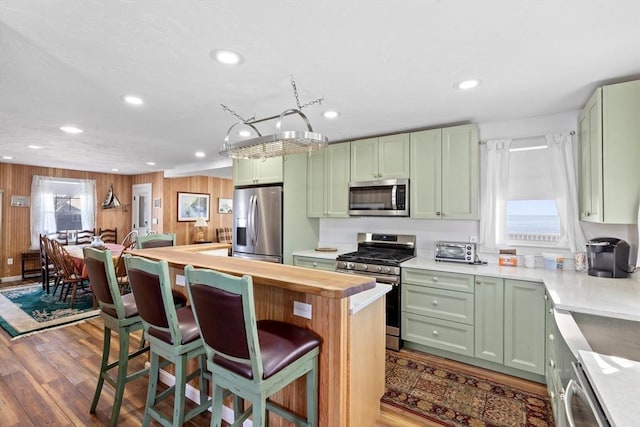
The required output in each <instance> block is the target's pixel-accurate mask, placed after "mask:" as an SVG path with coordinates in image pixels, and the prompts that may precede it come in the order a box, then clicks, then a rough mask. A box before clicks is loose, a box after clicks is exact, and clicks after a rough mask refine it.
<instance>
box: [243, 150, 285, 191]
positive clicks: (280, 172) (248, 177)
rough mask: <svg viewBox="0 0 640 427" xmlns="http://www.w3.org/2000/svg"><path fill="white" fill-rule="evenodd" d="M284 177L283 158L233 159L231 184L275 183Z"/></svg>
mask: <svg viewBox="0 0 640 427" xmlns="http://www.w3.org/2000/svg"><path fill="white" fill-rule="evenodd" d="M283 179H284V169H283V158H282V157H270V158H266V159H234V161H233V185H234V186H235V187H238V186H242V185H256V184H275V183H280V182H282V181H283Z"/></svg>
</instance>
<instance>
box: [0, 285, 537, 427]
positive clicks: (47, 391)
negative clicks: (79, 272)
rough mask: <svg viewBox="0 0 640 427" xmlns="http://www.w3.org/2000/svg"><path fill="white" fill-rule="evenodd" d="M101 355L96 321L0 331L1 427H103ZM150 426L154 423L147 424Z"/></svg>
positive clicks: (135, 385) (139, 386)
mask: <svg viewBox="0 0 640 427" xmlns="http://www.w3.org/2000/svg"><path fill="white" fill-rule="evenodd" d="M13 284H14V285H15V283H13ZM5 286H6V283H3V284H2V285H0V287H5ZM114 341H115V342H114ZM132 341H133V344H132V345H137V343H138V342H139V341H138V338H134V339H133V340H132ZM402 351H403V352H408V351H406V350H402ZM101 353H102V320H101V319H100V318H94V319H90V320H88V321H86V322H84V323H80V324H77V325H72V326H68V327H65V328H61V329H54V330H49V331H47V332H44V333H40V334H35V335H31V336H28V337H24V338H20V339H17V340H13V341H12V340H11V337H10V336H9V335H8V334H7V333H6V332H5V331H4V330H3V329H0V408H1V410H0V425H1V426H3V427H4V426H7V427H8V426H43V425H51V426H87V425H93V426H102V425H108V422H109V416H110V411H111V405H112V403H113V388H112V387H111V386H109V385H107V384H105V386H104V387H103V390H102V396H101V397H100V402H99V404H98V409H97V411H96V413H95V414H89V406H90V405H91V400H92V398H93V393H94V390H95V385H96V381H97V378H96V373H97V372H98V368H99V365H100V357H101ZM411 353H412V354H413V355H414V357H418V358H423V359H425V360H429V358H434V357H435V356H429V355H423V354H421V353H415V352H411ZM111 354H112V357H111V358H112V360H113V359H115V358H116V356H117V340H113V339H112V353H111ZM438 359H439V358H438ZM439 360H442V359H439ZM141 363H142V362H141V361H133V362H132V363H131V369H139V367H140V366H141ZM447 363H450V364H451V365H452V366H454V367H455V368H456V369H463V370H468V371H469V373H471V374H473V373H477V374H480V375H483V376H488V377H490V378H493V379H495V381H499V382H503V383H504V384H508V385H512V386H514V387H519V388H522V389H525V390H529V391H534V392H538V393H545V386H544V385H542V384H537V383H532V382H529V381H525V380H521V379H518V378H513V377H510V376H507V375H501V374H497V373H493V372H490V371H486V370H483V369H480V368H475V367H472V366H468V365H463V364H460V363H457V362H453V361H448V362H447ZM146 394H147V379H146V378H144V377H143V378H140V379H138V380H136V381H133V382H131V383H129V384H127V386H126V388H125V399H124V402H123V404H122V409H121V411H120V418H119V423H118V425H121V426H139V425H140V424H141V422H142V416H143V412H144V402H145V397H146ZM166 405H167V412H168V411H169V410H170V409H169V406H170V405H169V404H168V403H167V404H166ZM381 412H382V415H381V417H380V419H379V420H378V422H377V423H376V424H375V426H376V427H396V426H403V427H404V426H407V427H413V426H430V425H431V424H426V423H425V421H424V420H423V419H421V418H417V417H415V416H413V415H412V414H409V413H406V412H403V411H401V410H398V409H396V408H394V407H391V406H388V405H384V404H383V405H382V406H381ZM209 421H210V415H209V414H206V415H200V416H198V417H196V418H194V419H193V420H191V421H189V422H188V423H186V424H185V425H187V426H208V425H209ZM152 425H157V424H154V423H153V422H152ZM433 425H434V426H436V425H437V424H433Z"/></svg>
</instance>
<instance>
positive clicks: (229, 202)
mask: <svg viewBox="0 0 640 427" xmlns="http://www.w3.org/2000/svg"><path fill="white" fill-rule="evenodd" d="M232 208H233V199H222V198H220V199H218V213H221V214H227V213H231V211H232Z"/></svg>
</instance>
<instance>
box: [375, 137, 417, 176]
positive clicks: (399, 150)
mask: <svg viewBox="0 0 640 427" xmlns="http://www.w3.org/2000/svg"><path fill="white" fill-rule="evenodd" d="M378 177H379V178H381V179H397V178H409V134H408V133H402V134H398V135H388V136H382V137H380V138H378Z"/></svg>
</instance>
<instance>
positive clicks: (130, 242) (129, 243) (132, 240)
mask: <svg viewBox="0 0 640 427" xmlns="http://www.w3.org/2000/svg"><path fill="white" fill-rule="evenodd" d="M137 239H138V230H131V231H130V232H128V233H127V235H126V236H124V239H122V243H121V245H122V246H124V250H127V249H131V248H133V247H134V246H135V245H136V240H137Z"/></svg>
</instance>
